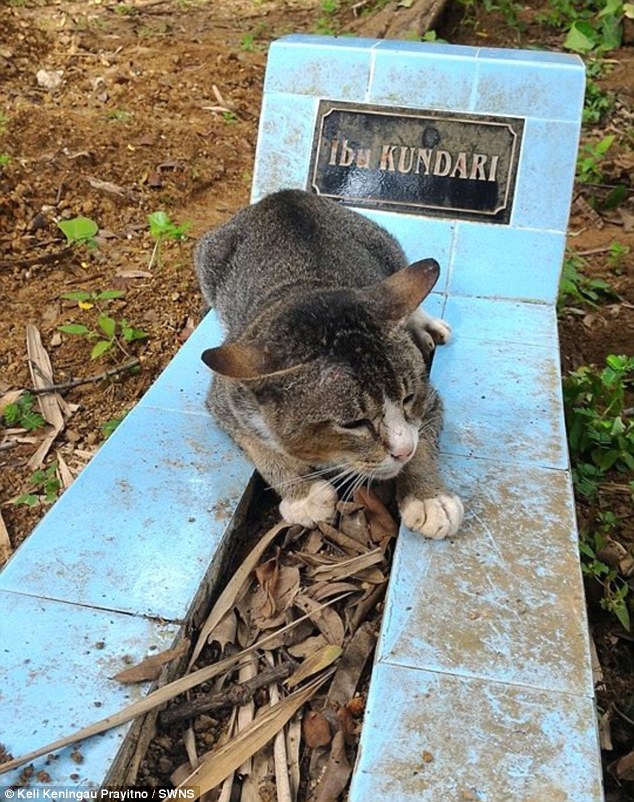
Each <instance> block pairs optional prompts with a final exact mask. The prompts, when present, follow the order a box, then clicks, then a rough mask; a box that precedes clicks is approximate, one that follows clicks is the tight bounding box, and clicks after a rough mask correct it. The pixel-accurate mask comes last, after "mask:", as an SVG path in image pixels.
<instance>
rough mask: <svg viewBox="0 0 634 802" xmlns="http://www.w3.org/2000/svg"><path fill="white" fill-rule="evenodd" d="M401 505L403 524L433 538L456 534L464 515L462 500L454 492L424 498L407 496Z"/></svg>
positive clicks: (413, 530)
mask: <svg viewBox="0 0 634 802" xmlns="http://www.w3.org/2000/svg"><path fill="white" fill-rule="evenodd" d="M399 506H400V510H401V518H402V520H403V524H404V525H405V526H406V527H407V528H408V529H411V530H412V532H418V534H420V535H424V536H425V537H430V538H432V539H433V540H442V539H443V538H445V537H452V536H453V535H455V534H456V532H457V531H458V529H459V528H460V524H461V523H462V518H463V516H464V508H463V506H462V501H460V499H459V498H458V496H456V495H454V494H453V493H440V495H438V496H434V497H433V498H424V499H418V498H414V496H406V497H405V498H404V499H403V501H402V502H401V504H400V505H399Z"/></svg>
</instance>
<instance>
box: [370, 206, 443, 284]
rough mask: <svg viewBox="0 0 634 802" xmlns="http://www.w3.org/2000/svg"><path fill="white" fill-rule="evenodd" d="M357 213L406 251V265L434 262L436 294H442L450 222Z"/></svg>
mask: <svg viewBox="0 0 634 802" xmlns="http://www.w3.org/2000/svg"><path fill="white" fill-rule="evenodd" d="M356 211H358V212H359V213H360V214H362V215H364V216H365V217H367V218H369V219H370V220H373V221H374V222H375V223H378V224H379V225H380V226H383V228H385V229H387V230H388V231H389V232H390V234H392V236H393V237H396V239H397V240H398V242H399V243H400V245H401V247H402V248H403V250H404V251H405V256H406V257H407V261H408V262H415V261H416V260H417V259H426V258H428V257H433V258H434V259H436V260H437V261H438V263H439V264H440V278H439V279H438V282H437V284H436V287H435V291H436V292H444V291H445V288H446V285H447V274H448V269H449V258H450V254H451V243H452V240H453V224H452V223H451V222H450V221H448V220H434V219H431V218H429V217H419V216H415V215H408V214H396V213H395V212H381V211H376V210H374V209H356Z"/></svg>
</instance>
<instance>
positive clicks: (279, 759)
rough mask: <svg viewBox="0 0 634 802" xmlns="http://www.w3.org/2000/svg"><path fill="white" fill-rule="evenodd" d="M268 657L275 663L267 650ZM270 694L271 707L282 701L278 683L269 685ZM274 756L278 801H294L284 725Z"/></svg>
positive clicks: (271, 662)
mask: <svg viewBox="0 0 634 802" xmlns="http://www.w3.org/2000/svg"><path fill="white" fill-rule="evenodd" d="M266 659H267V662H268V664H269V665H270V666H274V665H275V660H274V658H273V655H272V654H271V653H270V652H267V654H266ZM269 695H270V700H271V707H273V705H276V704H278V702H279V701H280V694H279V691H278V689H277V684H276V683H271V684H270V685H269ZM273 757H274V761H275V782H276V792H277V793H276V797H277V802H293V797H292V794H291V784H290V778H289V776H288V758H287V755H286V739H285V737H284V728H283V727H282V728H281V729H280V730H279V732H278V733H277V734H276V736H275V740H274V742H273Z"/></svg>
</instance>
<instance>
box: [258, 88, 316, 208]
mask: <svg viewBox="0 0 634 802" xmlns="http://www.w3.org/2000/svg"><path fill="white" fill-rule="evenodd" d="M318 103H319V99H318V98H314V97H300V96H297V95H290V94H266V95H265V96H264V98H263V100H262V109H261V112H260V130H259V132H258V144H257V150H256V155H255V170H254V174H253V186H252V189H251V202H252V203H255V202H256V201H258V200H260V198H263V197H264V196H265V195H268V194H269V193H270V192H276V191H277V190H278V189H284V188H294V189H306V184H307V181H308V168H309V165H310V156H311V149H312V142H313V132H314V129H315V118H316V115H317V105H318Z"/></svg>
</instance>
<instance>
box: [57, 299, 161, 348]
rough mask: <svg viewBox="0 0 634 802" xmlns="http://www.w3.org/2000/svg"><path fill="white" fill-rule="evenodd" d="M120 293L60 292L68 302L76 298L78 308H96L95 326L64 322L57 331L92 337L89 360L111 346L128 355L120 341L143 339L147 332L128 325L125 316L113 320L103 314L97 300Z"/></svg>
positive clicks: (90, 338) (101, 300)
mask: <svg viewBox="0 0 634 802" xmlns="http://www.w3.org/2000/svg"><path fill="white" fill-rule="evenodd" d="M122 295H124V293H123V292H122V291H121V290H104V291H102V292H88V291H86V290H77V291H76V292H67V293H64V294H63V295H62V296H61V297H62V298H64V299H65V300H68V301H76V302H77V304H78V305H79V307H80V308H81V309H84V310H89V309H92V308H93V307H96V311H97V319H96V327H95V328H90V327H89V326H86V325H85V324H84V323H68V324H66V325H64V326H58V329H59V331H61V332H63V333H64V334H71V335H73V336H77V337H85V338H86V339H87V340H96V342H95V344H94V345H93V347H92V350H91V352H90V358H91V359H98V358H99V357H100V356H103V355H104V354H105V353H107V352H108V351H111V350H112V349H113V348H115V347H116V348H117V349H118V350H119V351H121V352H122V353H123V354H124V355H125V356H126V357H128V356H129V354H128V352H127V350H126V348H125V346H124V343H131V342H134V341H135V340H145V339H147V337H148V334H147V332H145V331H143V330H142V329H137V328H135V327H134V326H132V325H130V324H129V323H128V321H127V320H126V318H121V319H120V320H117V319H116V318H114V317H111V316H110V315H107V314H106V313H105V312H104V311H103V310H102V309H101V307H100V302H103V301H112V300H115V299H117V298H121V296H122Z"/></svg>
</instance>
